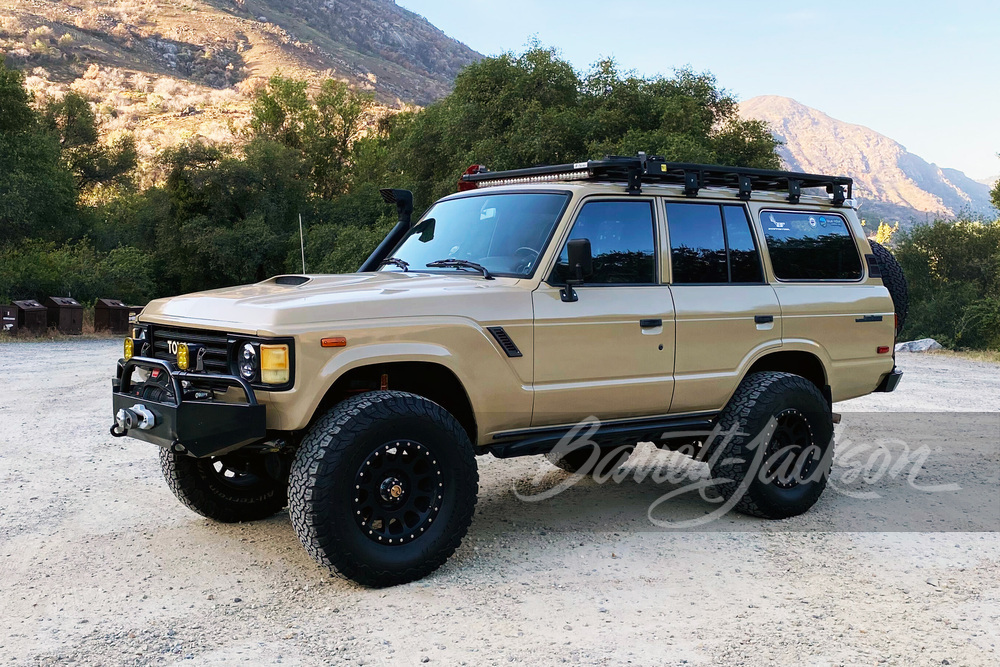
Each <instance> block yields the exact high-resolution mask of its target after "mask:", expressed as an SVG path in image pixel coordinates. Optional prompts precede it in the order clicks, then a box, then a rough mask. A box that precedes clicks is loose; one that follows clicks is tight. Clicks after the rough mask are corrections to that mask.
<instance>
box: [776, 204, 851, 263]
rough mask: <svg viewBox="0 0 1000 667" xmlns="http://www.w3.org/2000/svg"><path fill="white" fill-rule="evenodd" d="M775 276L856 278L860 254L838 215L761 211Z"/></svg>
mask: <svg viewBox="0 0 1000 667" xmlns="http://www.w3.org/2000/svg"><path fill="white" fill-rule="evenodd" d="M760 218H761V219H760V222H761V226H762V227H763V228H764V237H765V238H766V239H767V249H768V252H769V253H770V255H771V266H772V267H773V268H774V275H775V277H776V278H778V280H857V279H859V278H860V277H861V256H860V255H858V248H857V246H856V245H855V244H854V238H853V237H852V236H851V231H850V229H848V227H847V221H846V220H845V219H844V218H843V217H842V216H839V215H836V214H829V213H825V214H823V213H808V212H800V211H785V212H776V211H763V212H762V213H761V214H760Z"/></svg>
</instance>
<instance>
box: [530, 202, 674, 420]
mask: <svg viewBox="0 0 1000 667" xmlns="http://www.w3.org/2000/svg"><path fill="white" fill-rule="evenodd" d="M655 220H656V216H655V207H654V200H653V199H651V198H641V197H633V198H629V199H627V200H618V199H607V198H600V199H591V200H588V201H587V202H585V203H584V204H583V206H582V207H581V209H580V212H579V214H578V216H577V218H576V220H575V222H574V223H573V227H572V229H571V231H570V234H569V237H568V238H567V239H565V240H564V241H563V248H562V254H561V256H560V258H559V261H558V262H557V264H556V266H555V267H554V270H553V271H552V272H551V273H550V275H549V276H548V278H547V279H546V280H545V281H544V282H543V283H542V284H541V285H540V286H539V288H538V289H537V290H535V292H533V294H532V303H533V305H534V315H535V357H534V358H535V375H534V377H535V384H534V390H535V391H534V394H535V401H534V410H533V414H532V420H531V423H532V426H543V425H554V424H566V423H571V422H574V421H576V420H578V419H580V418H581V416H588V415H594V416H596V417H598V418H600V419H605V420H606V419H622V418H627V417H634V416H652V415H661V414H666V413H667V412H668V411H669V409H670V399H671V390H672V379H671V371H672V370H673V352H674V329H673V303H672V301H671V298H670V289H669V288H668V287H667V286H666V285H664V284H662V283H661V281H660V277H659V270H658V267H659V255H658V252H657V246H658V244H657V233H656V224H655ZM577 238H586V239H589V240H590V244H591V249H592V253H593V257H594V273H593V275H592V276H590V277H588V278H587V282H586V284H584V285H582V286H577V287H576V288H575V289H576V292H577V295H578V300H577V301H573V302H564V301H563V300H562V298H561V295H560V292H561V287H562V285H564V284H565V277H566V273H567V270H568V267H567V266H566V262H567V253H566V246H565V243H566V242H567V241H568V240H570V239H577Z"/></svg>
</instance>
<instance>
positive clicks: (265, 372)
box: [260, 345, 292, 384]
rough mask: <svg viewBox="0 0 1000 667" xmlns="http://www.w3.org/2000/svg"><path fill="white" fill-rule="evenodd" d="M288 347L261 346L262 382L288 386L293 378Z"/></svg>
mask: <svg viewBox="0 0 1000 667" xmlns="http://www.w3.org/2000/svg"><path fill="white" fill-rule="evenodd" d="M291 373H292V371H291V363H290V359H289V354H288V346H287V345H261V346H260V380H261V382H263V383H264V384H286V383H287V382H288V380H289V379H290V378H291Z"/></svg>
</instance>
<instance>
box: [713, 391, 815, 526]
mask: <svg viewBox="0 0 1000 667" xmlns="http://www.w3.org/2000/svg"><path fill="white" fill-rule="evenodd" d="M776 415H791V416H795V417H796V418H801V419H803V420H804V422H805V424H806V426H807V432H808V434H809V438H810V439H811V441H812V443H813V444H814V445H815V446H816V447H817V448H818V449H819V450H821V452H822V457H821V458H820V460H819V462H818V463H817V464H816V466H815V469H814V472H813V474H810V475H804V477H807V478H808V481H805V480H804V481H802V482H801V483H799V484H797V485H795V486H794V487H792V488H780V487H779V486H778V485H777V484H776V483H775V482H771V483H765V481H763V480H762V479H761V476H760V469H762V468H764V467H765V465H766V464H765V463H762V462H760V460H759V458H758V462H757V463H756V464H755V462H754V459H755V454H756V453H757V452H758V451H759V448H758V447H753V446H752V444H753V440H754V438H755V437H757V436H758V435H759V434H760V433H761V432H762V431H763V430H764V428H765V426H766V425H767V423H768V421H769V420H770V419H771V418H772V417H773V416H776ZM733 424H738V425H739V431H740V432H741V433H743V434H744V435H737V436H735V437H733V438H731V439H730V440H729V441H728V442H722V443H720V442H719V441H718V440H716V441H715V442H714V443H711V444H710V446H709V447H708V448H707V449H706V456H707V460H708V461H709V464H710V470H711V476H712V478H713V479H714V480H717V484H716V485H715V488H716V489H717V490H718V492H719V493H720V494H721V495H722V497H723V498H725V499H726V500H727V501H728V500H731V499H732V498H734V496H737V495H738V497H739V499H738V501H737V502H736V504H735V506H734V509H736V510H737V511H738V512H741V513H743V514H749V515H751V516H757V517H762V518H765V519H786V518H788V517H793V516H797V515H799V514H802V513H803V512H806V511H807V510H809V508H811V507H812V506H813V505H814V504H815V503H816V501H817V500H819V497H820V495H822V493H823V490H824V489H825V488H826V483H827V478H828V477H829V473H830V465H831V462H832V459H833V414H832V412H831V410H830V404H829V403H827V401H826V398H824V396H823V394H822V393H821V392H820V390H819V389H818V388H817V387H816V385H814V384H813V383H812V382H810V381H809V380H806V379H805V378H803V377H800V376H798V375H793V374H792V373H778V372H763V373H754V374H753V375H749V376H747V377H746V378H745V379H744V380H743V382H741V383H740V386H739V387H738V388H737V390H736V393H735V394H734V395H733V397H732V398H731V399H730V401H729V403H728V405H726V408H725V409H724V410H723V411H722V414H721V415H720V416H719V425H720V426H721V430H722V432H726V431H728V430H729V429H730V428H731V427H732V426H733ZM776 437H777V436H776ZM774 442H775V441H774V440H772V441H771V442H770V443H768V446H772V444H773V443H774ZM719 450H721V451H719ZM755 468H756V469H755ZM765 472H766V471H765ZM751 475H752V476H753V477H752V481H749V480H750V477H749V476H751ZM745 480H746V481H747V483H746V484H744V481H745Z"/></svg>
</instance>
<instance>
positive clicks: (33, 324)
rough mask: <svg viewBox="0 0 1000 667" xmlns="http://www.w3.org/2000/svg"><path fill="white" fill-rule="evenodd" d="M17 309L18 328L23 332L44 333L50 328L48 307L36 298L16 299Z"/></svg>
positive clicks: (15, 306) (15, 305)
mask: <svg viewBox="0 0 1000 667" xmlns="http://www.w3.org/2000/svg"><path fill="white" fill-rule="evenodd" d="M14 308H16V309H17V328H18V329H20V330H21V331H22V332H24V331H30V332H31V333H37V334H43V333H45V330H46V329H47V328H48V325H47V322H48V309H46V308H45V306H43V305H42V304H40V303H38V302H37V301H35V300H34V299H25V300H23V301H15V302H14Z"/></svg>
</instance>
